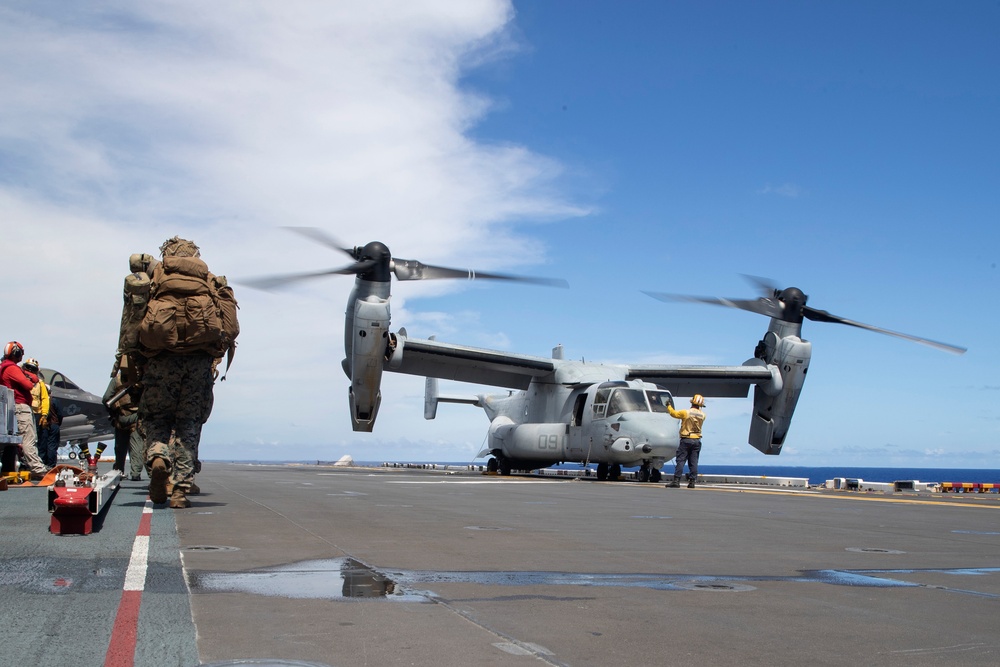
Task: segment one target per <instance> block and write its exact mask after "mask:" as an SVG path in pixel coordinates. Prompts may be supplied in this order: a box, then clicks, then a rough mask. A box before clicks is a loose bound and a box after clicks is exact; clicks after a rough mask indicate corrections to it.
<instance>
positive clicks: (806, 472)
mask: <svg viewBox="0 0 1000 667" xmlns="http://www.w3.org/2000/svg"><path fill="white" fill-rule="evenodd" d="M227 462H231V463H256V464H272V465H280V464H292V463H295V464H332V463H335V461H317V460H315V459H311V460H296V461H291V460H288V461H262V460H253V461H249V460H248V461H232V460H228V461H227ZM206 463H211V461H206ZM354 463H355V465H358V466H366V467H381V466H382V465H383V464H384V463H385V462H384V461H355V462H354ZM392 463H399V464H404V465H405V464H412V465H438V466H477V467H478V466H485V463H484V462H482V461H475V462H468V461H465V462H462V461H416V460H400V461H393V462H392ZM552 467H553V468H557V469H564V470H582V469H583V468H584V466H583V465H582V464H579V463H564V464H560V465H556V466H552ZM587 467H589V468H590V469H591V470H596V469H597V466H596V465H595V464H591V465H590V466H587ZM672 471H673V463H672V462H667V464H666V465H665V466H663V472H664V474H665V475H669V474H671V473H672ZM625 472H631V469H626V470H625ZM698 472H699V473H702V474H705V475H751V476H765V477H795V478H800V479H808V480H809V484H810V485H813V486H815V485H819V484H823V483H824V482H825V481H826V480H828V479H835V478H838V477H843V478H847V479H861V480H864V481H866V482H887V483H891V482H899V481H919V482H931V483H935V482H936V483H940V482H970V483H978V484H1000V469H996V468H903V467H900V468H893V467H878V466H762V465H725V464H713V465H707V464H706V465H700V466H698Z"/></svg>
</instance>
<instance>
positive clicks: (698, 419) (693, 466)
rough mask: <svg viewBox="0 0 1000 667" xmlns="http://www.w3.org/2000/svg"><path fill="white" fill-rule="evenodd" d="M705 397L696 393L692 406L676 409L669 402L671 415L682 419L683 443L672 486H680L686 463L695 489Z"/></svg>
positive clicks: (689, 478)
mask: <svg viewBox="0 0 1000 667" xmlns="http://www.w3.org/2000/svg"><path fill="white" fill-rule="evenodd" d="M704 407H705V397H704V396H702V395H701V394H695V395H694V396H692V397H691V408H690V409H688V410H674V406H672V405H670V404H667V412H669V413H670V416H671V417H674V418H676V419H680V420H681V444H680V446H679V447H678V448H677V457H676V461H677V464H676V466H675V467H674V479H673V481H671V482H670V484H667V486H668V487H670V488H674V489H676V488H679V487H680V485H681V476H682V475H683V474H684V463H685V461H686V462H687V464H688V488H689V489H693V488H694V483H695V480H697V479H698V455H699V454H701V427H702V425H703V424H704V423H705V413H704V412H703V411H702V408H704Z"/></svg>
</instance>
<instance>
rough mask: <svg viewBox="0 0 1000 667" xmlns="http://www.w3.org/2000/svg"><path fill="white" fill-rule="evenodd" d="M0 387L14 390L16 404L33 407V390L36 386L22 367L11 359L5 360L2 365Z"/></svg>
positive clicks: (0, 365)
mask: <svg viewBox="0 0 1000 667" xmlns="http://www.w3.org/2000/svg"><path fill="white" fill-rule="evenodd" d="M0 385H3V386H5V387H10V388H11V389H13V390H14V403H15V404H16V405H20V404H25V405H31V388H32V387H34V386H35V385H34V383H33V382H32V381H31V380H29V379H28V377H27V376H26V375H25V374H24V371H22V370H21V367H20V366H18V365H17V364H15V363H14V362H13V361H11V360H10V359H4V360H3V363H0Z"/></svg>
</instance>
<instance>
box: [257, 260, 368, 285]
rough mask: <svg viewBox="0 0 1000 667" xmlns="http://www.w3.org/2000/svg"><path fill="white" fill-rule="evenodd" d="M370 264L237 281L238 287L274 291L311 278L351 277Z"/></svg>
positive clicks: (360, 263)
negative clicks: (360, 268)
mask: <svg viewBox="0 0 1000 667" xmlns="http://www.w3.org/2000/svg"><path fill="white" fill-rule="evenodd" d="M363 264H371V262H358V263H357V264H354V265H351V266H347V267H344V268H342V269H329V270H327V271H315V272H311V273H285V274H282V275H278V276H262V277H260V278H249V279H247V280H241V281H239V284H240V285H245V286H246V287H252V288H253V289H259V290H275V289H281V288H282V287H288V286H289V285H293V284H295V283H298V282H303V281H306V280H311V279H313V278H324V277H326V276H335V275H353V274H355V273H359V272H360V271H359V270H358V267H359V266H361V265H363Z"/></svg>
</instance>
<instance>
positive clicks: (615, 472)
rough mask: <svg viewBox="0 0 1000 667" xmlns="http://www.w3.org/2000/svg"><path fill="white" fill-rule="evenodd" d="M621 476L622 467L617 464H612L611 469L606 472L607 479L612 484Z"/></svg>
mask: <svg viewBox="0 0 1000 667" xmlns="http://www.w3.org/2000/svg"><path fill="white" fill-rule="evenodd" d="M621 476H622V467H621V466H620V465H618V464H617V463H614V464H612V466H611V468H610V469H609V470H608V479H610V480H611V481H612V482H617V481H618V480H619V479H620V478H621Z"/></svg>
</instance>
